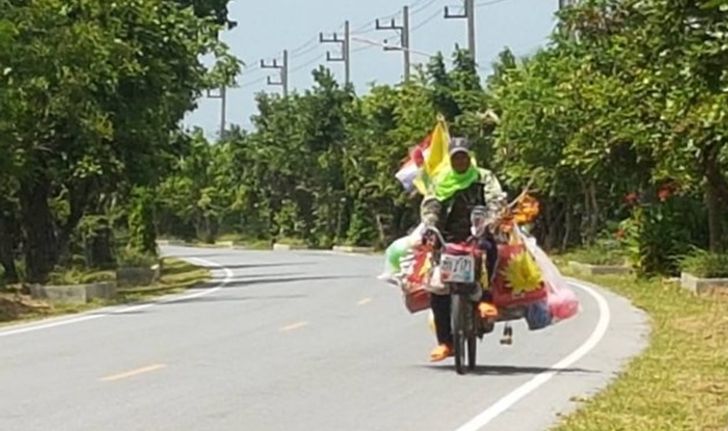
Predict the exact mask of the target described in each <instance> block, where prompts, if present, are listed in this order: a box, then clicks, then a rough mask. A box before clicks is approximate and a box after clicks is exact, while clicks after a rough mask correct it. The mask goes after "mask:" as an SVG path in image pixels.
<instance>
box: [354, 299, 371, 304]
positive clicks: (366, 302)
mask: <svg viewBox="0 0 728 431" xmlns="http://www.w3.org/2000/svg"><path fill="white" fill-rule="evenodd" d="M370 302H372V298H364V299H362V300H361V301H359V302H357V303H356V305H367V304H369V303H370Z"/></svg>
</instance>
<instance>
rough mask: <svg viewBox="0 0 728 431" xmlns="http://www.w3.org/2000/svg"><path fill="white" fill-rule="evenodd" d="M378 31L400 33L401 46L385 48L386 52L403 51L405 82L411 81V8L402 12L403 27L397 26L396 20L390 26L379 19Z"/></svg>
mask: <svg viewBox="0 0 728 431" xmlns="http://www.w3.org/2000/svg"><path fill="white" fill-rule="evenodd" d="M376 29H377V30H393V31H397V32H399V36H400V42H399V44H400V46H399V47H389V46H385V47H384V50H385V51H402V53H403V54H404V80H405V82H407V81H409V79H410V21H409V6H405V7H404V9H403V10H402V25H397V23H396V21H395V20H394V18H392V21H391V22H390V23H389V25H382V24H381V23H380V22H379V19H377V21H376Z"/></svg>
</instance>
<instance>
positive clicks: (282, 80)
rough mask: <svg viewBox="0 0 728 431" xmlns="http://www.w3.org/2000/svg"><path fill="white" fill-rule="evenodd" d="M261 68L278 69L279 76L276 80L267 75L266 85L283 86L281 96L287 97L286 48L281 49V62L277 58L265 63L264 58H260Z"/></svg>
mask: <svg viewBox="0 0 728 431" xmlns="http://www.w3.org/2000/svg"><path fill="white" fill-rule="evenodd" d="M260 68H261V69H275V70H280V76H279V78H278V80H277V81H274V80H273V79H271V77H270V76H269V77H268V85H279V86H281V87H283V97H288V50H287V49H284V50H283V63H278V60H275V59H274V60H273V61H272V62H270V63H267V62H266V61H265V60H260Z"/></svg>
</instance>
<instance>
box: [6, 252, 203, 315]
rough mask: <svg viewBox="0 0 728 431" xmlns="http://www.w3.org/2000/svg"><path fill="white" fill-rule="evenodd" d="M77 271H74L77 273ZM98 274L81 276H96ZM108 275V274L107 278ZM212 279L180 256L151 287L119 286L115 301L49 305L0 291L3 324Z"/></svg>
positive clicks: (150, 295)
mask: <svg viewBox="0 0 728 431" xmlns="http://www.w3.org/2000/svg"><path fill="white" fill-rule="evenodd" d="M76 275H78V274H74V276H76ZM97 276H98V273H94V274H89V275H88V277H85V278H84V276H83V275H80V276H79V277H81V278H82V279H88V278H89V277H90V278H92V279H94V280H95V279H97V278H98V277H97ZM104 278H105V277H104ZM210 279H211V274H210V271H208V270H207V269H206V268H202V267H199V266H196V265H193V264H191V263H188V262H185V261H182V260H178V259H164V267H163V271H162V277H161V279H160V280H159V282H158V283H156V284H155V285H152V286H147V287H141V288H131V289H120V290H119V292H118V293H119V297H118V298H117V299H115V300H113V301H102V300H93V301H91V302H89V303H87V304H81V305H65V304H49V303H46V302H43V301H38V300H34V299H32V298H30V297H29V296H27V295H22V294H20V292H19V291H18V290H9V289H6V290H0V325H7V324H10V323H17V322H20V321H29V320H35V319H40V318H46V317H53V316H60V315H64V314H74V313H81V312H84V311H89V310H93V309H95V308H99V307H104V306H108V305H119V304H128V303H135V302H140V301H145V300H149V299H152V298H154V297H157V296H161V295H166V294H170V293H178V292H181V291H183V290H185V289H189V288H191V287H193V286H196V285H198V284H201V283H204V282H207V281H209V280H210Z"/></svg>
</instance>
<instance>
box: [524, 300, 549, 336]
mask: <svg viewBox="0 0 728 431" xmlns="http://www.w3.org/2000/svg"><path fill="white" fill-rule="evenodd" d="M526 323H527V324H528V329H530V330H531V331H537V330H539V329H543V328H545V327H547V326H549V325H551V324H552V323H553V315H552V313H551V309H550V307H549V304H548V302H547V301H539V302H534V303H533V304H530V305H528V307H527V308H526Z"/></svg>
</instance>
